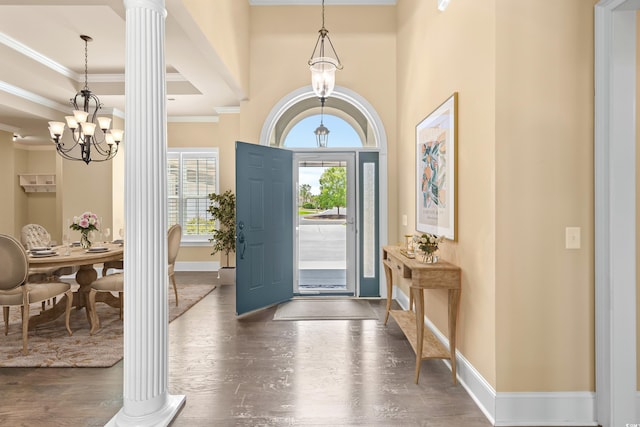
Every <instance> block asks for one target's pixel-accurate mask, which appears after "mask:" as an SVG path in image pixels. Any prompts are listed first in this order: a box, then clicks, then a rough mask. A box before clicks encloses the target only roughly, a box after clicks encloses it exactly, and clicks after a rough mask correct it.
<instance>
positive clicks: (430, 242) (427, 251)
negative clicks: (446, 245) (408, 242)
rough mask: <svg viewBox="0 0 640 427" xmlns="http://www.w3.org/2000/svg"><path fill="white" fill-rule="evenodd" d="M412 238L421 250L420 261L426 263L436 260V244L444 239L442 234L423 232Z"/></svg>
mask: <svg viewBox="0 0 640 427" xmlns="http://www.w3.org/2000/svg"><path fill="white" fill-rule="evenodd" d="M414 240H415V242H416V245H417V246H418V248H419V249H420V250H421V251H422V261H423V262H426V263H433V262H438V257H437V255H436V251H437V250H438V245H439V244H440V242H442V241H443V240H444V236H436V235H435V234H431V233H423V234H422V235H420V236H415V237H414Z"/></svg>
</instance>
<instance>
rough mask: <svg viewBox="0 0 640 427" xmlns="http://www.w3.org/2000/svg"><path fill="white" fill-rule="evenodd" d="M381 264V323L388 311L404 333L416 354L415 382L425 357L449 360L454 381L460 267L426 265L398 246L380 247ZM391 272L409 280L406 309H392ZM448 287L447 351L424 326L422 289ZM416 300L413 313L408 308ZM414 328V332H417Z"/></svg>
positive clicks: (386, 316)
mask: <svg viewBox="0 0 640 427" xmlns="http://www.w3.org/2000/svg"><path fill="white" fill-rule="evenodd" d="M382 263H383V264H384V272H385V276H386V279H387V312H386V314H385V317H384V324H385V325H386V324H387V320H388V319H389V313H391V316H392V317H393V318H394V319H395V321H396V322H397V323H398V325H399V326H400V329H402V332H404V334H405V336H406V337H407V339H408V340H409V343H411V347H413V351H414V352H415V353H416V375H415V379H416V384H417V383H418V379H419V378H420V364H421V363H422V361H423V360H424V359H449V360H450V361H451V373H452V374H453V383H454V384H455V383H456V321H457V318H458V307H459V303H460V289H461V281H460V276H461V272H460V267H457V266H455V265H453V264H450V263H448V262H446V261H438V262H437V263H434V264H425V263H422V262H420V261H418V260H416V259H412V258H408V257H407V256H405V255H403V254H402V252H401V248H400V247H398V246H384V247H383V248H382ZM393 272H395V273H396V274H398V275H399V277H403V278H406V279H411V285H410V294H411V295H410V302H409V310H391V300H392V297H393V295H392V290H393ZM425 289H448V290H449V350H448V351H447V349H446V348H445V347H444V345H442V343H441V342H440V341H439V340H438V339H437V338H436V337H435V336H434V335H433V333H432V332H431V331H430V330H429V329H428V328H425V327H424V290H425ZM413 302H415V312H413V311H411V308H412V306H413ZM416 331H417V333H416Z"/></svg>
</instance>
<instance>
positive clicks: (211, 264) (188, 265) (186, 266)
mask: <svg viewBox="0 0 640 427" xmlns="http://www.w3.org/2000/svg"><path fill="white" fill-rule="evenodd" d="M219 269H220V263H219V262H217V261H199V262H176V271H218V270H219Z"/></svg>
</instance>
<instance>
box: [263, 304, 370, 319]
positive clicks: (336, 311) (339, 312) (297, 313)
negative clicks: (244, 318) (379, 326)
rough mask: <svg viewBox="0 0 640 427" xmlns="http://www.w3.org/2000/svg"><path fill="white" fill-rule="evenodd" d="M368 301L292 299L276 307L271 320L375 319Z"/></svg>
mask: <svg viewBox="0 0 640 427" xmlns="http://www.w3.org/2000/svg"><path fill="white" fill-rule="evenodd" d="M377 318H378V316H377V315H376V312H375V311H374V310H373V308H371V305H370V304H369V301H366V300H356V299H293V300H291V301H288V302H285V303H282V304H280V305H278V308H277V310H276V312H275V314H274V315H273V320H366V319H377Z"/></svg>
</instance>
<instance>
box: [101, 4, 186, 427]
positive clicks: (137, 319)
mask: <svg viewBox="0 0 640 427" xmlns="http://www.w3.org/2000/svg"><path fill="white" fill-rule="evenodd" d="M164 4H165V3H164V0H124V5H125V8H126V28H127V33H126V62H125V96H126V104H125V106H126V108H125V135H127V136H126V140H125V144H126V145H125V147H126V149H125V151H126V158H125V198H124V202H125V207H124V209H125V221H126V225H125V228H126V236H125V252H124V266H125V270H124V393H123V400H124V401H123V407H122V409H121V410H120V411H119V412H118V413H117V414H116V415H115V417H113V418H112V419H111V421H110V422H109V423H108V424H107V425H108V426H166V425H168V424H169V423H171V421H172V420H173V418H174V417H175V416H176V414H177V412H178V410H179V409H180V408H181V407H182V405H183V404H184V401H185V396H171V395H169V394H168V393H167V378H168V360H167V358H168V344H167V342H168V339H167V337H168V317H167V313H168V310H169V308H168V301H167V289H168V278H167V160H166V149H167V142H166V88H165V60H164V37H165V17H166V10H165V8H164Z"/></svg>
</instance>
